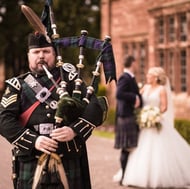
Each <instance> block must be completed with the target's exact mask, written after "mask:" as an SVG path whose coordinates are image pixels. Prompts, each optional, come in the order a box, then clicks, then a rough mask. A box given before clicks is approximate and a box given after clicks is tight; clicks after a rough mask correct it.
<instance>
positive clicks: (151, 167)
mask: <svg viewBox="0 0 190 189" xmlns="http://www.w3.org/2000/svg"><path fill="white" fill-rule="evenodd" d="M159 93H160V87H159V88H157V89H156V90H155V91H153V92H152V93H151V94H148V91H145V92H144V94H143V96H142V97H143V102H144V105H154V106H158V107H159V103H160V101H159V99H160V98H159ZM170 95H171V94H168V97H169V98H168V99H169V100H170V101H171V98H172V97H171V96H170ZM168 108H171V105H169V107H168ZM172 115H173V112H172V114H171V110H170V111H169V110H168V111H167V112H166V113H164V114H163V118H162V122H161V123H162V128H161V130H160V131H158V130H157V129H156V128H143V129H141V131H140V135H139V140H138V147H137V148H136V149H135V150H134V151H132V152H131V153H130V156H129V160H128V163H127V167H126V171H125V174H124V179H123V185H126V186H137V187H143V188H146V189H147V188H170V187H172V188H178V189H179V188H180V189H181V188H188V187H187V186H190V145H189V144H188V143H187V142H186V141H185V140H184V139H183V138H182V136H181V135H180V134H179V133H178V132H177V130H176V129H175V128H174V124H173V116H172Z"/></svg>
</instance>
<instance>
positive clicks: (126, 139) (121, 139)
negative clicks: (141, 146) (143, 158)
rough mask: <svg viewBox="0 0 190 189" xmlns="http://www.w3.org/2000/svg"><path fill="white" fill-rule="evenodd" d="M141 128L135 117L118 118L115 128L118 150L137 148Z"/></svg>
mask: <svg viewBox="0 0 190 189" xmlns="http://www.w3.org/2000/svg"><path fill="white" fill-rule="evenodd" d="M138 134H139V127H138V125H137V123H136V119H135V117H133V116H131V117H117V120H116V127H115V145H114V147H115V148H116V149H126V148H133V147H136V146H137V142H138Z"/></svg>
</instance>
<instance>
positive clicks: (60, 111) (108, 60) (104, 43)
mask: <svg viewBox="0 0 190 189" xmlns="http://www.w3.org/2000/svg"><path fill="white" fill-rule="evenodd" d="M21 10H22V12H23V13H24V15H25V16H26V18H27V19H28V21H29V22H30V24H31V25H32V26H33V28H34V29H35V30H36V31H38V32H40V33H42V34H44V35H45V36H46V39H47V41H49V42H52V43H53V44H54V47H55V49H56V53H57V63H56V66H57V67H59V68H60V75H61V82H60V84H59V85H58V84H57V83H56V82H55V80H54V79H53V76H52V75H51V73H50V72H49V71H48V69H47V68H46V67H45V65H44V66H43V68H44V71H45V72H46V74H47V76H48V78H49V79H50V80H51V81H52V82H53V84H54V85H55V87H56V89H57V93H58V94H59V97H60V100H59V101H58V107H57V111H56V114H55V120H56V123H57V125H59V124H60V123H61V122H62V121H63V117H62V116H63V115H64V119H65V120H64V121H65V122H66V123H69V122H71V121H73V120H70V119H76V118H77V117H78V116H79V115H80V114H81V112H83V111H82V110H84V109H85V106H86V105H87V104H88V103H89V102H90V98H91V96H92V94H94V91H95V87H96V86H95V85H96V83H97V82H96V81H97V79H98V77H99V75H100V73H99V71H100V68H101V67H102V65H103V69H104V74H105V80H106V83H108V82H111V81H112V80H116V68H115V60H114V55H113V49H112V45H111V43H110V41H111V38H110V37H109V36H106V37H105V39H104V40H100V39H96V38H93V37H88V36H87V34H88V32H87V31H86V30H82V31H81V36H71V37H63V38H60V36H59V34H58V33H57V26H56V23H55V19H54V13H53V10H52V1H51V0H47V1H46V3H45V7H44V10H43V12H42V16H41V19H39V17H38V16H37V15H36V14H35V13H34V12H33V10H32V9H31V8H30V7H28V6H26V5H22V6H21ZM66 47H74V48H77V47H78V48H79V57H78V59H79V62H78V64H77V65H76V67H77V72H78V73H77V78H76V79H75V89H74V90H73V93H72V96H70V95H69V94H68V92H67V90H66V87H67V82H66V81H65V80H64V77H63V69H62V66H63V65H64V64H65V63H63V60H62V56H61V48H66ZM87 48H89V49H94V50H97V51H100V52H99V54H98V56H97V58H96V68H95V70H94V71H93V72H92V75H93V76H92V79H91V82H90V85H89V86H88V87H87V93H86V97H85V98H83V99H82V100H81V91H80V87H81V83H82V82H83V80H82V78H81V71H82V69H83V68H84V64H83V59H84V49H87ZM70 74H72V72H71V73H70ZM100 101H101V103H102V102H103V100H102V99H100ZM71 110H72V111H73V114H72V118H69V117H70V116H69V114H70V113H71ZM67 119H68V120H67Z"/></svg>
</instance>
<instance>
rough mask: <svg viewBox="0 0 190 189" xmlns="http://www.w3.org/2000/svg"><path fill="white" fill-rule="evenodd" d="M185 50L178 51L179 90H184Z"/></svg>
mask: <svg viewBox="0 0 190 189" xmlns="http://www.w3.org/2000/svg"><path fill="white" fill-rule="evenodd" d="M186 58H187V57H186V50H181V52H180V66H181V70H180V71H181V78H180V80H181V91H183V92H184V91H186V86H187V85H186V74H187V73H186Z"/></svg>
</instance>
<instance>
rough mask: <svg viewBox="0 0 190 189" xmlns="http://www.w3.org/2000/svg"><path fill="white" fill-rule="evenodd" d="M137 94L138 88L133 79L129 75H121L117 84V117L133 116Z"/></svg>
mask: <svg viewBox="0 0 190 189" xmlns="http://www.w3.org/2000/svg"><path fill="white" fill-rule="evenodd" d="M137 95H138V96H139V98H140V100H141V106H142V99H141V95H140V94H139V88H138V85H137V82H136V80H135V78H134V77H132V76H131V75H130V74H129V73H123V75H121V77H120V78H119V80H118V83H117V91H116V99H117V116H118V117H130V116H133V115H134V105H135V101H136V96H137Z"/></svg>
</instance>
